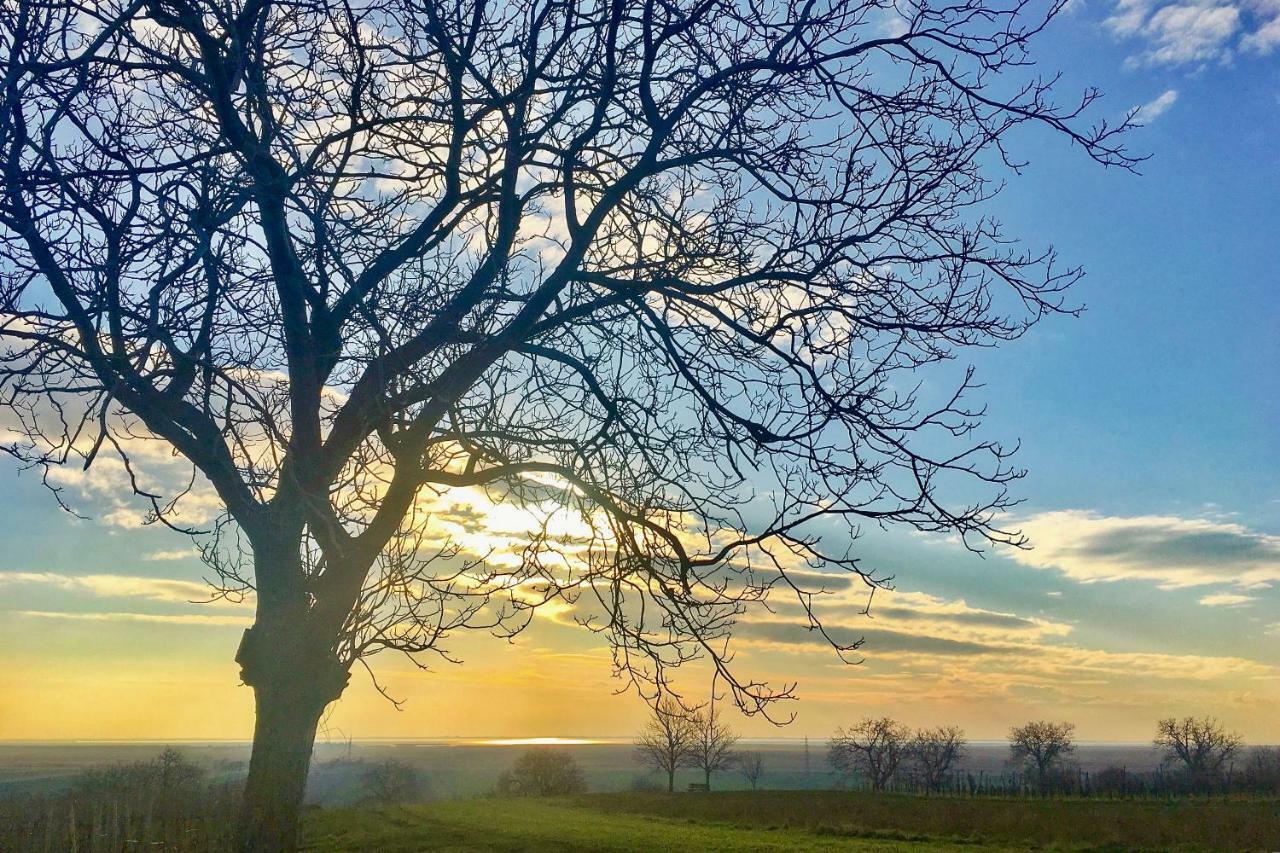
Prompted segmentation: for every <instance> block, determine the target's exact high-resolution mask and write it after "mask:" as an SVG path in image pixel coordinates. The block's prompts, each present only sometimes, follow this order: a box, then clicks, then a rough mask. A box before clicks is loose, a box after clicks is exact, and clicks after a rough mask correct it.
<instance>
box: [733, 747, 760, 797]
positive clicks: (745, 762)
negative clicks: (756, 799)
mask: <svg viewBox="0 0 1280 853" xmlns="http://www.w3.org/2000/svg"><path fill="white" fill-rule="evenodd" d="M738 772H739V773H741V774H742V778H743V779H746V780H747V784H748V785H750V786H751V790H753V791H754V790H756V788H757V787H759V785H760V780H761V779H763V778H764V756H763V755H761V754H760V753H758V752H744V753H742V754H741V755H739V756H738Z"/></svg>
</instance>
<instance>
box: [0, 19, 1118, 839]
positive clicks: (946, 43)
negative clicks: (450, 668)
mask: <svg viewBox="0 0 1280 853" xmlns="http://www.w3.org/2000/svg"><path fill="white" fill-rule="evenodd" d="M1063 6H1065V0H1046V2H1045V5H1044V7H1043V8H1040V9H1037V8H1035V7H1034V6H1033V5H1032V4H1031V3H1028V2H1014V3H1007V4H1000V3H996V2H991V0H973V2H970V3H966V4H959V5H957V4H941V5H930V4H923V3H921V4H911V5H906V6H901V5H899V6H887V5H886V4H884V3H882V2H878V1H877V0H824V2H817V3H798V4H797V3H765V4H758V3H746V4H744V3H739V2H727V0H707V2H683V0H681V2H656V0H641V1H640V2H631V3H624V2H579V0H570V2H564V0H512V2H504V3H490V4H485V3H453V2H450V3H442V2H434V0H350V2H319V1H318V0H63V1H62V2H52V3H50V2H43V0H11V1H10V2H6V3H4V4H3V5H2V6H0V79H2V80H3V89H2V90H0V188H2V190H0V272H2V275H0V406H2V407H3V409H2V414H3V416H4V423H3V424H2V425H0V426H2V427H3V430H4V434H5V435H7V436H8V435H14V434H16V435H18V436H19V438H18V439H16V440H14V441H12V442H11V444H10V445H9V446H7V447H6V448H5V449H6V450H8V451H9V452H10V453H12V454H13V455H14V456H16V457H17V458H18V459H20V460H21V461H22V463H23V464H26V465H30V466H33V467H36V468H37V469H39V470H41V472H42V474H43V476H45V477H46V481H47V482H48V483H49V485H50V486H51V487H52V488H53V489H54V490H55V494H56V495H57V496H58V499H59V500H62V501H64V502H66V500H67V495H68V492H67V491H66V484H67V477H66V476H62V475H59V472H58V470H57V469H59V467H60V466H64V465H66V466H68V469H73V468H75V467H79V468H81V469H84V468H89V469H91V470H93V471H94V472H95V473H96V474H97V475H98V479H95V480H94V481H93V482H95V483H97V484H98V485H100V486H102V487H103V488H106V489H111V490H114V492H113V493H115V492H119V493H130V492H131V493H133V494H134V495H136V496H137V499H138V500H140V501H141V502H142V505H143V506H144V507H146V510H147V520H148V521H151V522H155V523H158V524H165V525H169V526H172V527H174V528H176V529H180V530H183V531H186V532H190V533H193V534H195V535H197V536H199V537H201V538H200V544H201V546H202V548H203V553H204V556H205V558H206V560H207V561H208V563H209V565H210V566H211V567H212V570H213V572H214V574H215V575H216V580H217V587H216V590H215V594H217V595H224V596H244V595H250V594H251V595H252V601H253V604H254V606H255V608H256V616H255V622H254V625H253V626H252V627H251V628H250V629H249V630H247V631H246V632H245V634H244V636H243V638H242V641H241V643H240V647H239V650H238V652H237V655H236V660H237V661H238V663H239V664H240V669H241V678H242V679H243V681H244V683H245V684H246V685H248V686H249V687H251V688H252V689H253V691H254V699H255V710H256V715H257V716H256V725H255V729H254V737H253V752H252V757H251V759H250V763H249V775H248V781H247V784H246V786H245V816H244V822H243V827H242V835H243V845H242V846H243V847H245V848H247V849H255V850H270V851H278V850H291V849H293V848H294V847H296V845H297V820H298V815H299V809H300V807H301V802H302V795H303V790H304V786H305V781H306V774H307V769H308V764H309V761H310V755H311V750H312V743H313V741H314V738H315V733H316V727H317V721H318V720H319V719H320V717H321V716H322V714H323V713H324V711H325V708H326V707H327V706H328V705H329V704H330V703H331V702H333V701H335V700H337V699H338V698H339V697H340V696H341V695H342V693H343V691H344V690H345V689H346V686H347V684H348V681H349V676H350V672H351V670H352V669H353V668H354V667H355V666H357V665H359V666H364V667H367V666H368V663H367V662H368V658H369V656H371V655H373V654H375V653H377V652H379V651H383V650H390V651H393V652H400V653H403V654H405V655H408V656H409V657H411V658H413V659H414V660H415V661H419V662H422V661H423V658H424V656H425V657H427V658H428V659H429V656H430V655H433V654H438V655H445V656H447V655H448V654H449V652H448V649H447V647H446V646H445V641H446V638H447V637H448V636H450V634H451V633H453V632H456V631H459V630H463V629H479V630H485V631H492V632H494V633H497V634H499V635H500V636H503V637H509V636H511V635H512V634H514V633H515V632H518V631H519V630H521V629H522V628H523V627H524V626H525V625H526V624H528V621H529V619H530V618H531V615H532V613H533V612H534V610H535V609H536V608H538V607H540V606H541V605H543V604H545V603H547V602H550V601H555V602H557V603H559V604H560V605H565V606H569V607H571V608H572V609H573V613H574V614H575V616H576V618H577V619H578V620H579V621H580V622H581V623H582V624H583V625H585V626H586V627H587V628H589V629H591V630H594V631H596V632H599V634H600V635H601V636H602V637H603V638H605V639H606V641H607V642H608V643H609V644H610V645H611V647H612V649H613V651H614V660H615V666H616V671H617V673H618V674H619V675H620V676H621V677H622V678H624V679H626V680H627V681H628V682H629V683H630V684H631V685H632V686H634V688H635V689H637V690H638V691H639V692H641V693H643V694H644V695H645V697H646V698H647V699H648V700H650V701H656V699H657V697H659V696H660V695H663V694H664V692H665V691H666V690H667V689H668V688H669V681H670V677H671V672H672V670H673V668H675V667H678V666H680V665H682V664H684V663H686V662H688V661H690V660H691V659H695V658H700V659H704V660H707V661H708V662H709V663H710V665H712V666H713V667H714V668H715V669H716V670H717V671H718V672H719V673H720V676H721V678H722V679H723V682H724V683H726V684H729V685H730V686H731V688H732V693H733V699H734V701H735V702H737V703H738V704H739V705H740V706H741V707H742V708H743V709H744V710H746V711H748V712H759V711H765V712H768V711H769V709H770V707H771V705H772V703H774V702H776V701H778V700H784V699H788V698H790V697H791V696H792V695H793V691H792V687H791V686H790V685H787V686H783V687H778V688H771V687H769V686H768V685H765V684H762V683H759V682H757V681H754V680H752V679H751V678H749V677H747V676H745V675H743V674H741V673H739V672H737V671H736V667H730V666H729V665H728V661H729V660H730V659H731V652H730V646H729V643H728V640H729V639H730V635H731V633H732V630H733V627H734V625H735V624H736V622H737V620H738V619H739V617H740V616H741V615H742V614H743V613H744V612H745V611H746V610H747V609H748V608H753V607H758V606H763V605H764V604H765V602H766V599H768V598H769V596H770V595H771V593H772V592H774V591H775V590H782V591H785V592H786V593H787V594H788V595H793V596H794V600H795V601H796V602H797V603H798V604H799V606H800V607H801V609H802V610H803V611H804V616H803V617H802V618H803V619H804V622H805V624H806V625H807V626H808V627H810V628H812V629H814V630H816V631H819V632H820V633H821V628H822V624H821V619H820V618H819V614H818V613H816V612H815V610H814V608H812V607H811V604H812V602H813V600H814V596H815V595H817V594H820V593H821V592H822V591H823V590H824V587H823V585H822V584H821V583H819V582H816V581H813V580H812V579H813V578H814V574H813V573H812V571H813V570H825V571H828V572H831V571H839V570H846V571H848V572H851V573H854V574H855V575H856V576H859V577H861V578H862V579H863V580H865V581H866V583H868V584H870V585H872V586H874V585H875V584H876V583H878V580H877V577H876V576H875V574H874V573H873V572H872V571H871V570H869V569H866V568H864V567H863V566H862V565H861V564H860V563H859V562H858V560H857V557H856V555H855V554H853V552H852V551H851V550H850V547H849V542H850V540H851V538H854V537H856V535H857V533H858V529H859V525H861V524H866V523H871V524H875V525H880V526H887V525H904V526H907V527H910V528H915V529H919V530H923V531H941V532H947V533H954V534H956V535H959V536H960V537H962V538H963V539H964V541H966V542H967V543H969V544H970V545H971V546H972V547H975V548H976V547H982V546H983V545H985V544H987V543H992V542H995V543H1007V542H1012V543H1018V542H1020V541H1021V540H1020V537H1019V536H1018V535H1017V534H1016V533H1015V532H1011V531H1006V530H1003V529H1001V528H1000V527H999V526H998V523H997V522H996V519H997V518H999V517H1000V516H1001V512H1002V510H1004V509H1005V508H1007V507H1008V506H1009V505H1010V504H1011V501H1012V498H1011V497H1010V496H1009V494H1008V492H1007V488H1008V486H1009V485H1010V484H1011V483H1012V482H1013V481H1014V480H1016V479H1017V478H1018V477H1019V476H1020V472H1019V471H1018V469H1016V468H1015V467H1013V466H1012V465H1011V463H1010V460H1009V454H1008V451H1007V450H1006V448H1005V447H1003V446H1002V445H1001V444H999V443H997V442H995V441H991V440H986V439H982V438H980V437H975V436H976V433H975V429H976V428H977V426H978V423H979V421H980V415H981V407H980V406H978V405H974V404H971V403H970V402H969V401H968V397H969V394H970V392H971V390H972V389H973V387H974V385H975V380H974V378H973V376H972V375H971V374H970V373H965V374H963V375H962V376H960V377H957V378H956V379H954V380H947V381H948V382H949V383H950V384H949V385H948V387H947V388H946V389H944V390H943V391H942V392H941V393H934V392H935V390H936V389H938V387H939V383H938V382H921V381H920V376H919V375H918V372H919V371H920V370H922V369H924V368H926V367H928V366H930V365H937V364H942V363H946V362H949V361H951V360H953V359H954V358H955V357H956V355H957V353H958V352H959V351H961V350H963V349H965V348H968V347H976V346H992V345H996V344H999V343H1001V342H1004V341H1008V340H1011V339H1014V338H1017V337H1019V336H1020V335H1021V334H1022V333H1023V332H1024V331H1026V329H1027V328H1029V327H1030V325H1031V324H1033V323H1034V322H1035V321H1036V320H1037V319H1039V318H1040V317H1042V316H1044V315H1046V314H1049V313H1053V312H1057V311H1062V310H1067V309H1069V306H1068V305H1066V304H1065V302H1064V296H1063V292H1064V290H1065V289H1066V288H1067V287H1068V286H1069V285H1071V284H1072V282H1074V281H1075V280H1076V279H1077V277H1078V276H1079V271H1078V270H1076V269H1074V268H1062V267H1061V266H1060V265H1057V264H1056V263H1055V258H1054V254H1053V252H1052V251H1051V250H1043V251H1040V250H1024V249H1022V248H1020V247H1019V246H1018V245H1017V243H1016V242H1015V241H1013V240H1012V239H1011V238H1010V237H1009V236H1008V235H1007V234H1006V233H1005V232H1004V231H1003V229H1002V228H1001V227H1000V226H999V225H998V224H997V223H996V222H995V221H994V220H993V219H992V218H991V217H990V216H989V215H987V212H986V211H985V209H984V207H985V205H986V203H987V202H988V201H989V200H990V198H991V196H992V195H993V194H994V193H995V192H996V191H997V189H998V187H999V184H1000V181H1001V180H1002V179H1003V177H1004V175H1003V174H999V175H992V174H990V172H991V171H992V170H993V169H1001V168H1002V167H1011V168H1012V169H1013V170H1015V171H1016V169H1017V168H1018V166H1019V165H1020V164H1019V161H1018V158H1017V157H1016V155H1015V154H1014V153H1013V152H1012V151H1011V150H1010V148H1009V140H1010V136H1011V134H1012V133H1013V132H1014V131H1015V130H1016V129H1019V128H1024V127H1029V126H1035V127H1040V128H1044V129H1047V130H1048V131H1049V132H1050V133H1052V134H1055V135H1060V136H1061V137H1062V138H1064V139H1065V140H1067V141H1069V142H1070V143H1073V144H1075V145H1077V146H1078V147H1079V148H1081V149H1082V150H1083V151H1084V152H1085V154H1086V155H1087V156H1088V157H1091V158H1093V159H1094V160H1096V161H1099V162H1101V163H1104V164H1112V165H1118V166H1121V167H1126V166H1129V165H1130V164H1132V162H1133V160H1132V158H1131V157H1130V156H1129V155H1127V154H1126V153H1125V151H1124V149H1123V147H1122V142H1121V140H1120V137H1119V136H1117V133H1118V132H1119V131H1121V130H1123V129H1124V127H1125V126H1126V125H1127V124H1128V122H1127V121H1125V122H1121V123H1119V126H1115V125H1108V124H1106V123H1105V122H1099V123H1095V124H1094V125H1092V126H1090V125H1089V124H1088V123H1087V122H1086V121H1084V120H1083V119H1082V113H1083V111H1084V110H1085V109H1086V108H1087V107H1088V106H1089V105H1090V104H1091V103H1092V102H1093V101H1094V100H1095V98H1096V97H1097V93H1096V92H1093V91H1088V92H1086V93H1085V94H1084V96H1083V97H1082V98H1080V99H1078V100H1075V101H1073V102H1072V101H1069V102H1067V103H1066V104H1065V105H1059V104H1057V103H1055V99H1054V97H1053V94H1052V92H1051V87H1052V85H1053V81H1054V80H1055V79H1056V78H1055V76H1054V75H1046V76H1041V75H1034V76H1033V75H1031V74H1029V73H1027V72H1026V70H1025V69H1026V67H1027V66H1028V65H1029V64H1030V61H1029V53H1028V50H1029V46H1030V43H1031V41H1032V40H1033V39H1034V38H1035V37H1036V36H1037V35H1038V34H1039V33H1040V32H1041V30H1042V29H1043V28H1044V26H1045V25H1046V24H1047V23H1048V21H1049V20H1050V19H1051V18H1052V17H1053V16H1054V15H1056V14H1057V13H1058V12H1059V11H1060V9H1061V8H1062V7H1063ZM890 26H891V27H892V30H890V28H889V27H890ZM905 388H916V389H918V390H916V391H912V392H906V391H904V390H903V389H905ZM970 486H976V487H977V488H971V487H970ZM456 490H472V493H473V494H475V493H483V495H484V496H485V498H486V499H487V500H489V501H492V502H500V503H506V504H508V505H512V506H515V507H518V508H519V509H520V510H521V511H522V512H524V513H525V514H527V515H528V516H529V517H530V519H531V521H530V524H529V527H528V530H527V531H525V532H524V534H523V535H522V540H523V541H521V542H520V543H518V544H517V545H515V546H513V547H505V546H504V547H503V548H502V549H501V550H502V554H500V555H498V557H499V558H498V559H491V558H492V557H494V555H493V554H491V549H490V548H488V547H485V546H479V547H469V548H464V547H462V546H461V545H460V544H459V543H457V542H453V541H450V540H449V538H448V537H447V536H444V535H442V534H441V533H440V532H439V529H438V528H437V527H436V526H435V525H433V523H432V522H433V519H434V518H435V517H437V516H439V515H446V516H447V515H448V514H449V513H450V512H451V511H453V505H452V504H451V502H450V501H451V495H453V496H454V497H455V498H456V496H457V491H456ZM959 495H963V496H964V497H963V500H955V499H954V498H955V497H956V496H959ZM566 517H567V518H569V519H571V520H572V521H573V523H574V525H575V529H576V530H578V531H579V532H578V533H576V534H575V535H574V536H573V537H572V539H573V540H574V541H572V542H570V541H567V540H566V537H565V536H564V535H563V529H564V525H563V524H559V525H558V524H557V522H558V521H560V522H562V521H564V519H565V518H566ZM832 523H834V524H835V526H836V528H837V530H836V533H835V535H834V536H832V535H831V533H832V531H831V526H832ZM823 531H825V532H826V534H827V538H826V539H825V540H824V539H823V538H822V536H821V535H820V534H821V533H822V532H823ZM806 570H809V571H806ZM823 636H826V635H825V633H824V634H823ZM828 639H831V638H829V637H828ZM832 644H833V645H834V646H835V647H836V649H837V650H838V651H840V652H845V651H847V650H848V649H849V648H851V647H852V646H854V645H856V643H855V642H849V641H836V640H832Z"/></svg>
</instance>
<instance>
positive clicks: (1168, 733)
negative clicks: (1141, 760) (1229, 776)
mask: <svg viewBox="0 0 1280 853" xmlns="http://www.w3.org/2000/svg"><path fill="white" fill-rule="evenodd" d="M1153 743H1154V744H1155V746H1156V748H1158V749H1160V750H1162V751H1163V753H1164V755H1163V760H1164V762H1165V763H1166V764H1174V763H1176V764H1181V765H1182V770H1183V771H1184V772H1185V773H1186V775H1187V780H1188V781H1189V782H1190V783H1191V785H1193V786H1195V787H1197V788H1204V789H1211V788H1212V787H1213V786H1215V785H1216V784H1218V783H1219V782H1220V781H1221V778H1222V774H1223V771H1224V770H1225V768H1226V766H1227V764H1228V763H1229V762H1230V761H1231V759H1232V758H1233V757H1235V755H1236V753H1237V752H1239V751H1240V747H1241V746H1242V745H1243V744H1244V740H1243V739H1242V738H1241V737H1240V735H1238V734H1236V733H1235V732H1232V731H1229V730H1228V729H1227V728H1226V727H1225V726H1223V725H1222V724H1221V723H1220V722H1218V721H1217V720H1216V719H1214V718H1213V717H1201V718H1196V717H1183V718H1182V719H1176V718H1174V717H1169V718H1166V719H1163V720H1160V721H1159V722H1157V723H1156V736H1155V738H1154V740H1153Z"/></svg>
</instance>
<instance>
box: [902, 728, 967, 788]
mask: <svg viewBox="0 0 1280 853" xmlns="http://www.w3.org/2000/svg"><path fill="white" fill-rule="evenodd" d="M967 744H968V741H966V740H965V737H964V731H963V730H962V729H960V728H958V727H956V726H938V727H937V728H932V729H917V730H916V733H915V735H914V736H913V737H912V738H911V742H910V743H909V744H908V745H907V754H908V755H909V756H910V758H911V762H912V764H914V765H915V767H916V769H917V770H919V772H920V777H921V781H922V782H923V783H924V785H925V787H926V788H927V789H928V790H930V791H940V790H942V786H943V783H944V782H946V779H947V774H948V773H950V772H951V768H952V767H953V766H955V763H956V762H957V761H959V760H960V759H961V757H963V756H964V751H965V746H966V745H967Z"/></svg>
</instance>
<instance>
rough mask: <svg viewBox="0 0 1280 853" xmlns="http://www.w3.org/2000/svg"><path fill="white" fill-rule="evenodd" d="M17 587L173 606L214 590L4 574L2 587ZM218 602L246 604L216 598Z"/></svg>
mask: <svg viewBox="0 0 1280 853" xmlns="http://www.w3.org/2000/svg"><path fill="white" fill-rule="evenodd" d="M17 585H35V586H46V587H53V588H55V589H59V590H63V591H65V592H78V593H83V594H86V595H92V596H95V597H97V598H138V599H144V600H147V601H161V602H167V603H172V604H192V603H205V602H209V601H210V598H211V595H212V590H211V589H210V587H209V586H208V585H207V584H204V583H200V582H197V581H186V580H177V579H175V578H148V577H140V576H137V575H110V574H91V575H72V574H63V573H59V572H0V588H3V587H10V586H17ZM215 601H216V602H217V603H226V604H231V605H242V604H243V602H238V601H227V600H225V599H216V600H215Z"/></svg>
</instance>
